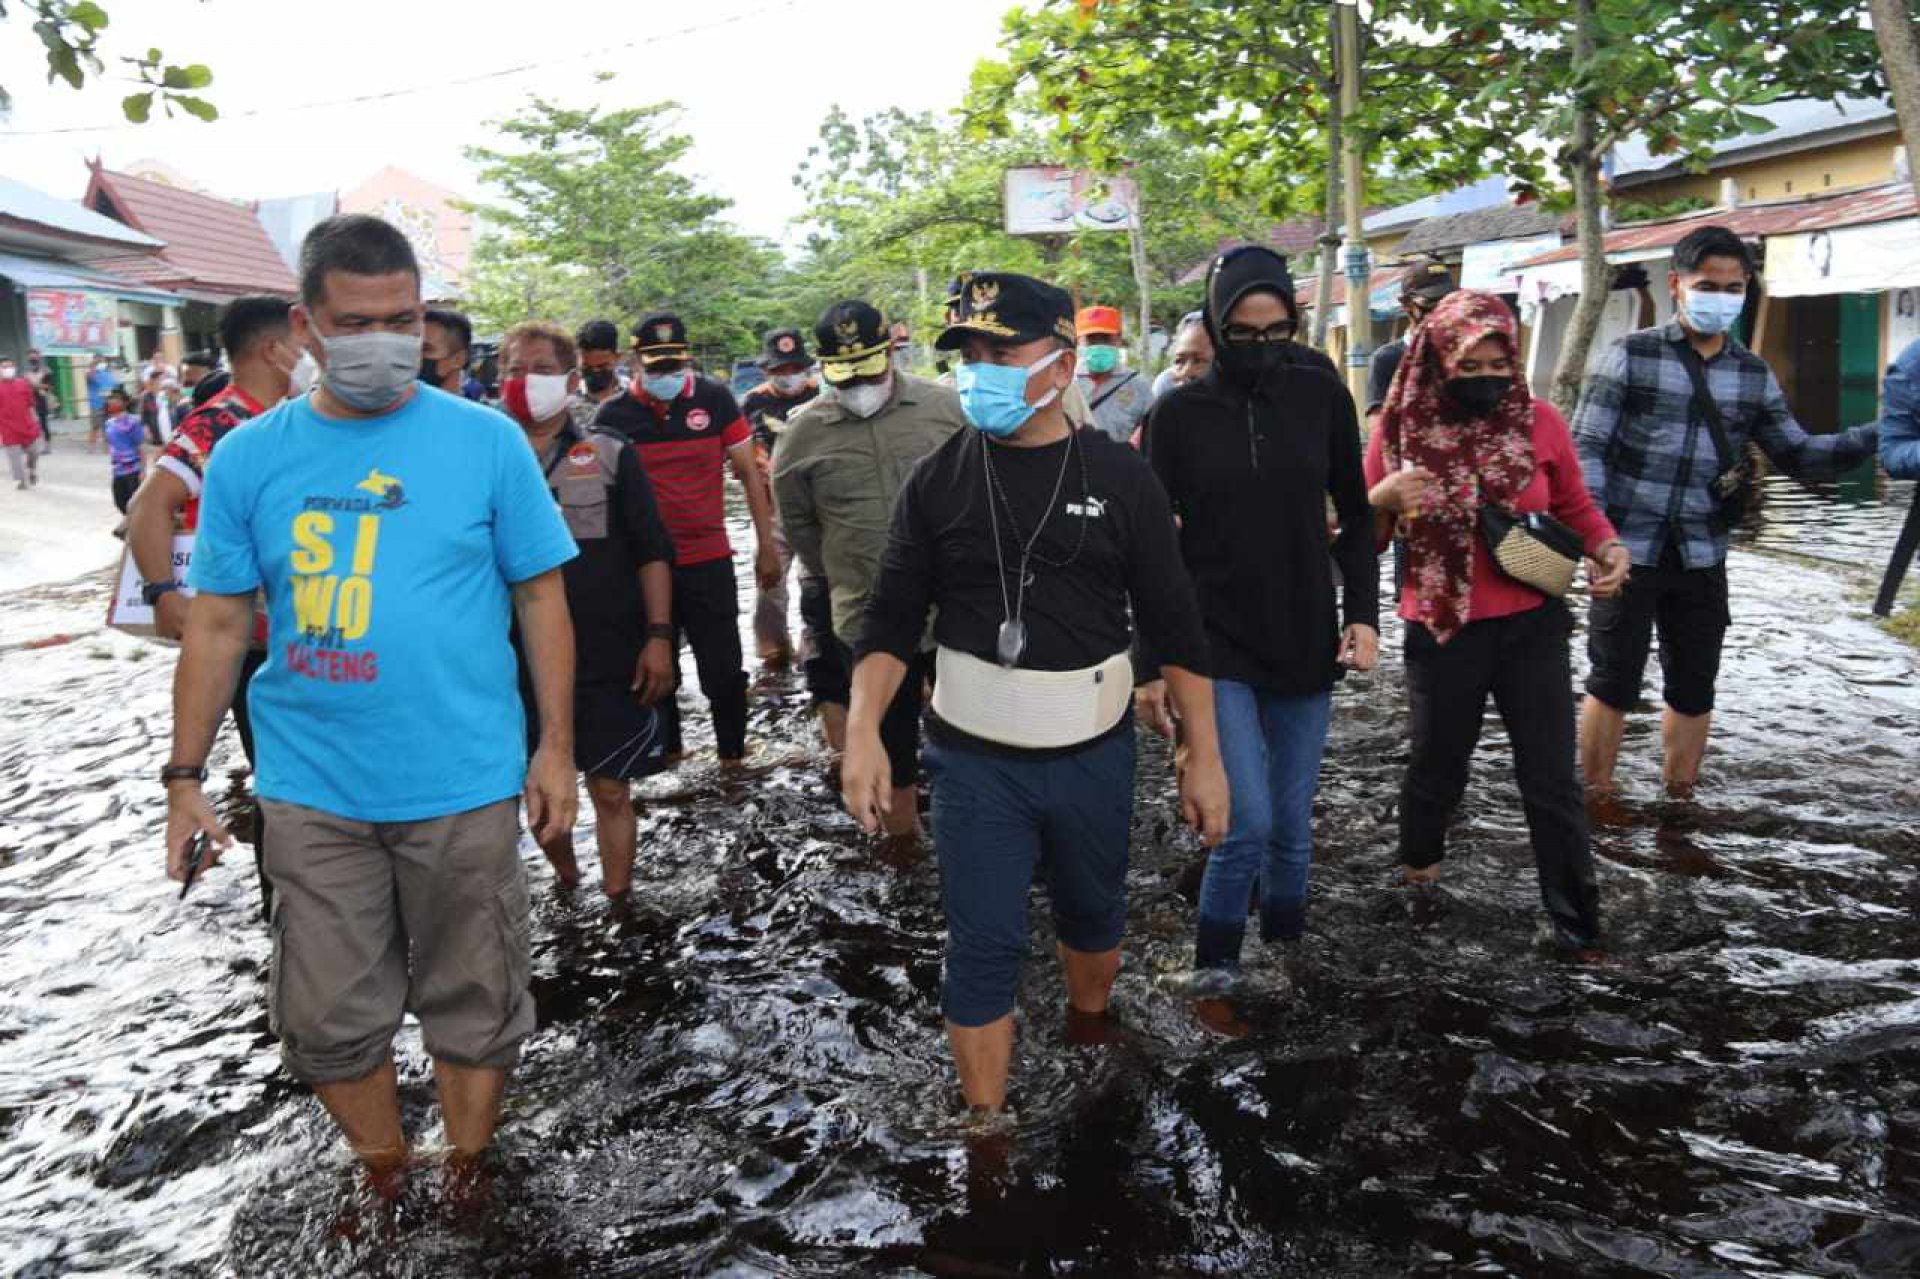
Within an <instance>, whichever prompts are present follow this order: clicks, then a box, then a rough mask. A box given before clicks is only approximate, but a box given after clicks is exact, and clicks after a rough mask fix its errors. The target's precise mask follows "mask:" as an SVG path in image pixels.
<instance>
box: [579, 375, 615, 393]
mask: <svg viewBox="0 0 1920 1279" xmlns="http://www.w3.org/2000/svg"><path fill="white" fill-rule="evenodd" d="M580 381H581V382H582V383H583V384H584V385H585V386H586V388H587V390H589V391H591V392H592V393H593V394H595V395H598V394H600V392H602V391H604V390H606V389H607V388H608V387H610V386H612V385H613V370H612V369H582V370H580Z"/></svg>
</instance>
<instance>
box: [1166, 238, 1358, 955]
mask: <svg viewBox="0 0 1920 1279" xmlns="http://www.w3.org/2000/svg"><path fill="white" fill-rule="evenodd" d="M1206 296H1207V301H1206V320H1205V322H1206V326H1207V332H1208V336H1210V337H1211V338H1212V339H1213V345H1214V352H1215V355H1214V362H1213V367H1212V368H1211V369H1210V370H1209V371H1208V373H1207V375H1206V376H1205V377H1204V378H1201V379H1200V380H1198V381H1196V382H1191V383H1188V384H1187V385H1184V386H1181V387H1178V388H1176V389H1175V390H1174V391H1172V392H1171V393H1169V394H1168V395H1166V396H1165V397H1163V398H1162V399H1161V400H1160V401H1159V403H1157V404H1156V405H1155V406H1154V409H1153V413H1152V416H1151V419H1150V422H1149V426H1148V431H1147V435H1148V439H1149V441H1150V452H1151V460H1152V462H1153V469H1154V470H1155V471H1156V472H1157V473H1158V474H1159V476H1160V480H1161V482H1162V483H1163V484H1164V485H1165V486H1166V489H1167V492H1168V494H1169V495H1170V496H1171V497H1172V499H1173V508H1174V511H1175V513H1176V514H1177V515H1178V516H1179V518H1180V522H1181V528H1180V548H1181V553H1182V554H1183V556H1184V557H1185V559H1186V563H1187V568H1188V571H1189V572H1190V573H1191V574H1192V576H1193V580H1194V585H1195V587H1196V588H1197V590H1198V594H1199V600H1200V611H1201V614H1202V617H1203V620H1204V622H1205V624H1206V629H1207V637H1208V640H1209V641H1210V644H1211V649H1212V654H1211V663H1212V665H1211V670H1212V674H1213V677H1214V689H1215V694H1214V695H1215V698H1216V705H1217V708H1218V709H1217V711H1216V714H1217V716H1218V723H1219V732H1220V749H1221V753H1222V755H1223V756H1224V757H1225V760H1226V766H1227V779H1228V783H1229V785H1230V786H1231V788H1232V792H1233V813H1232V828H1231V830H1230V831H1229V833H1228V835H1227V838H1226V840H1225V841H1224V842H1222V843H1221V844H1220V846H1219V847H1217V848H1215V849H1214V850H1213V854H1212V856H1211V857H1210V858H1209V860H1208V863H1207V870H1206V877H1205V879H1204V880H1203V882H1202V884H1201V889H1200V919H1199V929H1198V939H1197V945H1196V948H1195V963H1194V967H1195V968H1196V969H1197V970H1199V974H1200V979H1201V980H1200V982H1199V987H1200V990H1199V992H1198V993H1212V992H1210V991H1207V989H1206V988H1207V987H1208V986H1211V985H1215V984H1219V985H1224V984H1226V983H1227V982H1229V981H1230V980H1231V977H1232V975H1233V973H1234V972H1235V971H1236V970H1237V969H1238V967H1239V964H1240V948H1241V942H1242V939H1243V936H1244V934H1245V932H1246V917H1247V901H1248V895H1249V892H1250V891H1252V889H1253V888H1254V886H1255V885H1256V884H1257V885H1258V887H1259V904H1260V933H1261V937H1262V939H1263V940H1265V941H1267V942H1269V943H1276V942H1288V941H1292V940H1294V939H1296V938H1298V937H1299V936H1300V934H1301V931H1302V930H1303V928H1304V927H1305V922H1306V896H1307V872H1308V868H1309V866H1310V865H1311V864H1312V861H1313V795H1314V791H1315V789H1316V788H1317V787H1318V785H1319V778H1320V759H1321V755H1322V754H1323V753H1324V751H1325V748H1326V739H1327V726H1328V721H1329V718H1330V715H1331V708H1332V693H1333V686H1334V684H1335V683H1336V682H1337V681H1338V680H1339V679H1340V678H1341V677H1342V675H1343V674H1344V672H1345V671H1346V670H1349V669H1352V670H1361V671H1365V670H1370V669H1372V667H1373V664H1374V661H1375V658H1376V656H1377V654H1378V649H1379V561H1378V558H1377V551H1376V549H1375V544H1374V538H1373V521H1372V517H1371V514H1370V512H1369V509H1368V506H1367V486H1366V481H1365V479H1364V478H1363V474H1362V470H1361V464H1360V434H1359V426H1358V423H1357V421H1356V418H1355V415H1354V409H1353V399H1352V397H1351V396H1350V395H1348V394H1347V390H1346V387H1345V386H1343V385H1342V384H1341V382H1340V380H1339V378H1338V376H1337V375H1336V374H1335V373H1334V371H1333V368H1332V365H1331V364H1330V363H1329V362H1328V361H1327V360H1326V358H1325V357H1324V356H1322V355H1320V354H1319V353H1318V352H1316V351H1311V350H1309V349H1308V348H1305V347H1301V346H1298V345H1296V344H1295V343H1294V341H1293V338H1294V335H1295V334H1296V333H1297V332H1298V331H1299V323H1300V316H1299V307H1298V302H1297V300H1296V298H1295V295H1294V288H1293V279H1292V277H1291V276H1290V275H1289V274H1288V272H1287V265H1286V259H1284V258H1282V257H1281V256H1280V255H1279V254H1277V253H1274V252H1272V251H1271V250H1269V249H1265V248H1261V247H1259V246H1249V247H1246V248H1241V249H1235V250H1233V251H1231V252H1228V253H1226V254H1223V255H1222V256H1220V257H1218V258H1216V259H1215V260H1214V262H1213V263H1212V265H1211V266H1210V267H1209V268H1208V272H1207V295H1206ZM1329 497H1331V498H1332V499H1333V503H1334V507H1335V510H1336V512H1337V514H1338V517H1339V532H1338V534H1337V535H1332V536H1330V535H1329V532H1328V528H1327V518H1326V505H1327V499H1328V498H1329ZM1333 565H1338V567H1339V570H1340V574H1341V578H1342V580H1343V581H1344V582H1345V583H1346V586H1345V590H1344V592H1343V594H1344V598H1343V599H1341V600H1339V601H1336V599H1335V591H1334V581H1333V575H1332V566H1333ZM1141 703H1142V710H1143V714H1144V715H1145V717H1146V718H1147V719H1148V720H1149V721H1150V722H1152V723H1153V724H1154V725H1155V727H1157V728H1159V729H1160V730H1161V731H1162V732H1168V731H1169V730H1170V728H1171V724H1170V722H1169V720H1168V717H1167V714H1166V711H1165V709H1164V707H1165V703H1164V700H1162V698H1161V697H1160V696H1159V690H1157V689H1154V688H1153V687H1152V686H1151V685H1149V686H1148V687H1147V688H1145V689H1143V690H1142V696H1141Z"/></svg>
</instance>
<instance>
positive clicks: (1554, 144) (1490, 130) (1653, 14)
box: [1449, 0, 1884, 411]
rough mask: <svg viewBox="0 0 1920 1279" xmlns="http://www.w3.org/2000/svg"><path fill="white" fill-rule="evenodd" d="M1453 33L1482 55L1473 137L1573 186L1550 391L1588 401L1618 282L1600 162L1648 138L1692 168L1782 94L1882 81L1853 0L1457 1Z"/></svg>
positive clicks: (1759, 126)
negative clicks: (1561, 340)
mask: <svg viewBox="0 0 1920 1279" xmlns="http://www.w3.org/2000/svg"><path fill="white" fill-rule="evenodd" d="M1449 7H1450V9H1451V11H1452V13H1451V18H1452V25H1453V32H1452V35H1451V36H1450V38H1449V42H1450V43H1451V44H1452V45H1454V46H1455V47H1456V48H1458V49H1459V50H1461V51H1462V53H1463V54H1465V55H1467V56H1470V57H1472V58H1473V59H1475V60H1476V61H1477V63H1478V75H1477V84H1475V86H1474V88H1475V93H1474V97H1473V99H1472V103H1471V110H1472V112H1473V113H1474V114H1475V115H1476V116H1477V117H1478V119H1477V121H1476V124H1477V129H1476V130H1475V132H1476V133H1477V137H1476V136H1463V137H1462V138H1461V141H1462V143H1463V144H1464V145H1467V146H1470V147H1476V148H1479V149H1483V150H1485V151H1487V152H1488V153H1490V154H1492V153H1497V154H1499V155H1501V156H1502V161H1501V163H1502V165H1503V167H1504V168H1505V169H1506V170H1507V171H1508V172H1509V173H1512V174H1514V175H1516V176H1517V177H1519V178H1521V179H1522V180H1525V181H1529V182H1534V183H1541V182H1544V181H1545V180H1546V177H1547V175H1548V174H1549V173H1550V172H1552V171H1554V170H1558V172H1559V174H1560V175H1561V176H1563V177H1564V178H1565V180H1566V182H1567V185H1568V186H1569V187H1570V188H1571V190H1572V195H1573V204H1574V209H1575V212H1576V219H1575V221H1576V225H1577V227H1578V236H1579V244H1580V256H1581V267H1582V276H1581V292H1580V303H1579V307H1578V309H1577V310H1576V311H1575V313H1574V319H1573V322H1572V324H1571V325H1570V326H1569V329H1568V333H1567V338H1566V344H1565V346H1564V347H1563V348H1562V352H1561V356H1560V366H1559V368H1558V369H1557V370H1556V372H1555V375H1554V379H1553V390H1552V398H1553V401H1554V403H1555V404H1557V405H1558V406H1560V408H1561V409H1562V410H1564V411H1571V410H1572V408H1573V405H1574V403H1575V402H1576V401H1577V400H1578V399H1579V395H1580V384H1581V381H1582V379H1583V378H1584V376H1585V371H1586V365H1587V355H1588V352H1589V351H1590V350H1591V348H1592V345H1593V337H1594V334H1595V333H1596V332H1597V331H1598V329H1599V325H1600V319H1601V313H1602V311H1603V309H1604V307H1605V304H1606V297H1607V288H1608V284H1609V282H1610V281H1609V277H1608V269H1607V262H1606V255H1605V238H1604V233H1603V228H1602V221H1601V209H1602V202H1603V200H1604V195H1603V192H1602V189H1601V181H1600V179H1601V166H1602V164H1603V162H1604V160H1605V158H1606V156H1607V153H1608V152H1609V150H1611V149H1612V148H1613V147H1614V146H1616V145H1618V144H1619V143H1621V142H1624V141H1626V140H1627V139H1628V138H1630V137H1634V136H1636V135H1638V136H1642V137H1644V138H1646V139H1647V140H1648V143H1649V145H1650V147H1651V149H1652V151H1653V153H1654V154H1655V155H1666V156H1672V157H1673V158H1675V159H1683V160H1686V161H1688V162H1689V163H1690V164H1692V165H1693V166H1695V167H1699V166H1702V165H1704V164H1705V162H1706V159H1707V156H1708V148H1709V147H1710V145H1711V144H1712V143H1713V142H1715V141H1717V140H1719V139H1722V138H1726V137H1730V136H1735V135H1737V134H1739V133H1741V132H1743V131H1751V132H1764V131H1765V130H1766V129H1768V128H1770V127H1771V125H1770V124H1769V122H1768V121H1767V120H1766V119H1765V118H1763V117H1761V116H1758V115H1755V114H1754V113H1753V112H1752V111H1751V110H1749V109H1748V108H1751V107H1754V106H1758V105H1761V104H1764V103H1768V102H1772V101H1775V100H1778V99H1782V98H1800V97H1833V96H1836V95H1840V94H1858V95H1876V94H1878V93H1881V92H1884V83H1883V80H1882V78H1881V71H1880V63H1879V58H1878V55H1877V53H1876V50H1875V46H1874V38H1873V32H1872V31H1871V30H1870V29H1869V28H1868V27H1867V25H1866V23H1865V22H1864V20H1863V8H1862V6H1861V5H1860V4H1859V3H1857V2H1855V0H1452V3H1451V4H1450V6H1449Z"/></svg>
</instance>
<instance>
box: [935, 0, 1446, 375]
mask: <svg viewBox="0 0 1920 1279" xmlns="http://www.w3.org/2000/svg"><path fill="white" fill-rule="evenodd" d="M1444 9H1445V5H1444V4H1443V3H1441V2H1440V0H1376V3H1374V4H1373V5H1372V7H1371V10H1370V11H1363V14H1362V17H1363V28H1362V39H1361V55H1362V76H1363V79H1364V83H1365V86H1366V95H1365V102H1364V104H1363V110H1362V112H1361V114H1360V115H1359V116H1358V117H1357V118H1356V119H1355V121H1353V124H1352V127H1354V128H1356V129H1357V130H1359V132H1360V133H1361V135H1362V138H1361V141H1362V144H1363V145H1364V146H1365V148H1366V151H1367V153H1368V154H1369V155H1370V156H1371V158H1372V162H1373V164H1374V166H1375V168H1376V169H1378V170H1381V171H1385V172H1389V173H1394V174H1399V175H1404V176H1413V177H1415V178H1417V179H1419V180H1422V181H1423V182H1429V183H1438V184H1446V185H1452V184H1456V183H1458V182H1462V181H1466V180H1469V179H1471V178H1475V177H1478V176H1480V174H1481V172H1482V168H1483V156H1482V154H1481V151H1480V150H1479V149H1478V148H1477V147H1476V148H1459V147H1455V146H1453V145H1451V139H1450V134H1451V132H1452V129H1453V126H1454V122H1455V121H1456V120H1458V119H1459V117H1460V108H1461V103H1460V101H1459V98H1458V95H1457V94H1455V93H1453V92H1451V91H1450V89H1449V77H1451V76H1455V75H1457V74H1459V73H1461V72H1462V71H1463V70H1464V68H1465V67H1466V65H1467V62H1468V57H1467V55H1466V54H1464V53H1463V52H1462V51H1461V50H1459V49H1457V48H1455V47H1453V46H1452V45H1450V44H1448V43H1447V42H1445V41H1443V40H1439V39H1435V38H1433V37H1432V36H1431V35H1429V34H1427V33H1428V32H1429V31H1430V29H1431V28H1433V27H1434V26H1436V25H1437V24H1439V22H1440V20H1441V18H1442V16H1443V12H1444ZM1331 11H1332V6H1331V5H1329V4H1327V3H1325V2H1324V0H1102V2H1100V3H1094V4H1081V3H1078V0H1043V2H1042V3H1040V4H1037V5H1035V6H1034V7H1032V8H1029V9H1024V10H1016V11H1014V12H1012V13H1010V14H1008V15H1007V19H1006V26H1005V36H1004V38H1003V41H1002V46H1001V51H1002V55H1003V57H1002V60H1000V61H985V62H982V63H981V64H980V65H979V67H977V68H976V69H975V71H974V77H973V89H972V94H971V97H970V100H969V105H970V109H971V112H972V116H973V119H974V122H975V124H976V126H977V127H979V128H980V129H982V130H984V131H988V132H992V131H998V130H1003V129H1005V128H1006V127H1007V126H1008V122H1009V120H1011V119H1014V118H1017V117H1018V116H1019V115H1020V114H1021V113H1022V112H1023V111H1034V110H1037V111H1039V112H1041V113H1043V114H1044V115H1046V116H1049V117H1050V118H1051V119H1052V121H1053V124H1054V128H1053V140H1054V141H1055V142H1056V143H1057V144H1058V146H1059V147H1060V148H1061V149H1062V150H1063V151H1064V152H1065V153H1066V154H1067V155H1069V156H1070V157H1071V158H1072V159H1073V160H1074V161H1077V162H1080V163H1085V164H1087V165H1089V166H1091V167H1093V168H1094V169H1096V170H1099V171H1101V172H1114V171H1117V170H1118V169H1120V168H1121V167H1123V166H1125V165H1126V164H1128V163H1129V162H1130V161H1132V160H1133V159H1134V151H1135V149H1136V147H1137V145H1138V141H1139V140H1140V139H1141V138H1143V137H1155V136H1160V137H1166V138H1169V139H1171V140H1173V141H1175V142H1177V143H1179V144H1181V145H1183V146H1184V147H1186V148H1188V149H1189V151H1190V153H1191V154H1192V155H1193V156H1194V157H1195V158H1197V159H1198V160H1199V161H1200V162H1201V164H1202V165H1203V166H1204V172H1205V177H1206V179H1207V181H1206V184H1205V185H1204V186H1203V187H1202V188H1201V190H1200V191H1199V192H1198V193H1197V194H1198V195H1199V196H1200V197H1201V198H1213V199H1223V198H1229V197H1240V198H1250V199H1251V200H1252V201H1253V202H1255V203H1256V204H1257V205H1258V207H1260V208H1261V209H1262V210H1263V211H1264V212H1265V213H1266V214H1268V215H1269V216H1270V217H1271V218H1273V219H1283V218H1287V217H1292V216H1300V215H1309V216H1310V215H1312V214H1314V213H1315V212H1318V213H1319V214H1320V220H1321V224H1322V227H1323V235H1322V239H1321V253H1320V254H1319V257H1320V258H1321V259H1323V260H1327V259H1331V257H1332V254H1331V252H1330V250H1331V249H1332V248H1333V247H1335V246H1336V245H1338V243H1339V234H1338V230H1337V228H1338V227H1339V225H1340V222H1341V215H1342V210H1343V207H1344V206H1343V203H1342V200H1343V192H1342V191H1341V183H1340V159H1341V147H1342V144H1343V141H1344V135H1343V132H1342V122H1341V120H1340V119H1339V117H1338V113H1337V112H1336V110H1335V102H1336V99H1337V97H1338V94H1339V78H1338V72H1337V66H1336V61H1335V59H1334V56H1333V45H1332V36H1331V25H1330V19H1331ZM1409 122H1417V123H1415V124H1413V126H1412V127H1409ZM1403 185H1404V184H1403ZM1150 213H1151V210H1150ZM1331 290H1332V272H1330V271H1322V272H1320V292H1319V297H1318V304H1317V305H1316V307H1315V340H1316V341H1320V340H1322V338H1323V336H1324V327H1325V324H1326V316H1327V313H1328V311H1329V309H1330V308H1329V306H1328V302H1329V299H1330V297H1331Z"/></svg>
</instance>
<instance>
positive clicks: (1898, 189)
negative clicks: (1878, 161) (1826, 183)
mask: <svg viewBox="0 0 1920 1279" xmlns="http://www.w3.org/2000/svg"><path fill="white" fill-rule="evenodd" d="M1915 213H1916V204H1915V201H1914V195H1913V184H1912V183H1910V182H1890V183H1887V184H1886V185H1885V186H1877V187H1868V188H1866V189H1865V190H1861V191H1848V192H1846V193H1844V194H1841V195H1831V196H1810V197H1809V198H1807V199H1804V200H1778V201H1773V202H1770V203H1767V204H1745V205H1741V206H1740V207H1738V208H1733V209H1714V210H1709V211H1708V212H1705V213H1695V214H1692V215H1690V216H1688V217H1684V218H1673V219H1670V220H1668V221H1665V222H1648V223H1645V224H1643V225H1640V226H1630V227H1621V228H1620V229H1619V230H1617V231H1611V232H1608V234H1607V238H1606V248H1607V253H1608V254H1609V255H1612V254H1615V253H1631V252H1639V251H1644V250H1647V249H1660V248H1666V247H1668V246H1671V245H1675V244H1678V243H1679V242H1680V241H1681V239H1683V238H1684V237H1685V236H1686V234H1687V232H1689V231H1692V230H1695V229H1696V228H1699V227H1703V226H1723V227H1726V228H1727V229H1728V230H1730V231H1732V232H1734V233H1735V234H1737V235H1741V236H1744V237H1746V238H1747V239H1759V238H1764V237H1766V236H1769V235H1794V234H1797V233H1799V232H1802V231H1830V230H1832V229H1833V228H1835V227H1843V226H1867V225H1869V224H1871V223H1875V222H1893V221H1895V220H1897V219H1900V218H1910V217H1913V216H1915ZM1579 256H1580V249H1579V246H1578V245H1572V244H1569V245H1566V246H1565V247H1563V248H1560V249H1556V250H1555V251H1554V252H1552V253H1543V254H1541V255H1540V256H1539V257H1537V258H1530V259H1528V260H1527V261H1525V262H1523V263H1521V264H1520V265H1521V266H1522V267H1536V266H1546V265H1548V264H1550V263H1553V262H1571V261H1573V260H1575V259H1577V258H1578V257H1579Z"/></svg>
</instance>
